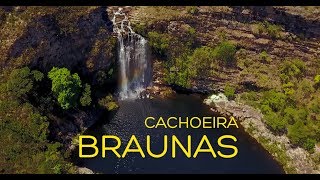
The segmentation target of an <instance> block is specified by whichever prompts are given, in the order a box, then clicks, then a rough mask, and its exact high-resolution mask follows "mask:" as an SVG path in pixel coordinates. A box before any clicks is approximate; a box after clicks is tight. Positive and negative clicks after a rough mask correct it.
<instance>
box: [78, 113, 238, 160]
mask: <svg viewBox="0 0 320 180" xmlns="http://www.w3.org/2000/svg"><path fill="white" fill-rule="evenodd" d="M144 125H145V127H146V128H148V129H153V128H171V129H176V128H195V129H197V128H212V129H215V128H238V124H237V121H236V119H235V118H234V117H230V118H225V117H202V118H199V117H189V118H181V117H169V118H163V117H159V118H156V117H147V118H145V120H144ZM85 139H87V141H88V140H89V141H90V143H87V141H86V143H84V140H85ZM185 139H187V141H186V142H185V141H181V139H179V138H178V137H177V136H175V135H171V136H168V135H164V136H163V146H162V147H163V148H162V151H161V152H159V151H158V150H157V152H154V151H153V149H152V144H151V142H152V136H150V135H147V136H146V140H145V141H142V140H139V139H138V138H137V137H136V136H135V135H134V134H133V135H132V136H131V138H130V140H129V141H128V143H126V144H124V143H122V141H121V139H120V138H119V137H118V136H115V135H103V136H102V137H101V142H102V143H101V145H100V147H98V145H97V144H98V143H97V142H98V140H97V138H96V137H94V136H90V135H80V136H79V157H80V158H94V157H97V156H101V157H102V158H108V157H110V156H111V155H115V156H116V157H118V158H125V157H126V156H127V155H128V154H130V153H137V154H138V155H140V156H141V157H142V158H145V157H146V156H149V157H152V158H162V157H164V156H171V157H172V158H175V157H176V154H177V152H178V151H181V152H182V153H183V154H184V155H185V156H186V157H187V158H197V156H198V155H199V154H200V153H206V154H208V155H209V157H212V158H217V157H220V158H227V159H229V158H234V157H235V156H236V155H237V154H238V148H237V147H236V145H235V143H236V142H237V138H236V137H235V136H233V135H231V134H225V135H221V136H219V137H208V136H207V135H203V136H202V138H201V139H200V140H197V142H192V141H195V140H193V139H192V137H191V135H188V136H187V137H185ZM111 141H112V142H115V143H110V142H111ZM182 142H184V143H182ZM195 145H196V146H195ZM213 145H215V146H213ZM216 145H218V148H213V147H217V146H216ZM121 146H123V147H124V148H120V147H121ZM192 146H195V147H192ZM168 147H170V148H168ZM86 148H87V149H90V150H91V151H90V152H91V153H87V154H86V153H84V151H83V150H84V149H86ZM120 149H124V150H123V151H121V150H120ZM169 151H170V152H169Z"/></svg>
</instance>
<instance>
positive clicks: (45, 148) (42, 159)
mask: <svg viewBox="0 0 320 180" xmlns="http://www.w3.org/2000/svg"><path fill="white" fill-rule="evenodd" d="M43 78H44V75H43V74H42V73H41V72H39V71H36V70H33V71H31V70H30V69H29V68H27V67H24V68H20V69H15V70H13V71H12V72H11V73H10V75H9V76H8V78H7V79H6V80H5V81H2V82H1V84H0V92H1V93H0V119H1V121H0V133H1V134H2V138H1V140H0V145H1V151H0V171H1V172H2V173H67V172H69V173H72V172H73V169H72V166H71V164H70V163H68V162H66V161H65V160H64V157H63V153H62V152H61V151H60V148H61V144H59V143H57V142H50V141H49V140H48V133H49V129H48V127H49V121H48V118H47V117H46V116H44V115H42V114H41V113H40V112H39V111H38V110H37V108H35V107H34V106H33V105H32V104H31V103H30V101H29V100H28V99H29V98H30V97H31V96H37V91H38V88H39V86H40V83H41V81H42V80H43ZM35 164H36V166H35Z"/></svg>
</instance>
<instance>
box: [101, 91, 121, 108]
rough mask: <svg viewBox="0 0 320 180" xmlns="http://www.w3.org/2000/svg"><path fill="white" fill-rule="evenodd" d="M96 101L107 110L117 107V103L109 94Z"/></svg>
mask: <svg viewBox="0 0 320 180" xmlns="http://www.w3.org/2000/svg"><path fill="white" fill-rule="evenodd" d="M98 103H99V105H100V106H102V107H104V108H106V109H107V110H108V111H113V110H115V109H118V108H119V106H118V104H117V103H116V102H115V101H114V100H113V97H112V95H111V94H109V95H107V96H106V97H104V98H102V99H100V100H99V102H98Z"/></svg>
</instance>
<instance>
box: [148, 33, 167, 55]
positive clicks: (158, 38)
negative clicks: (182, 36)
mask: <svg viewBox="0 0 320 180" xmlns="http://www.w3.org/2000/svg"><path fill="white" fill-rule="evenodd" d="M148 39H149V45H150V47H151V48H152V50H153V51H154V52H155V53H157V54H158V55H160V56H166V54H167V51H168V48H169V43H170V40H171V38H170V36H169V35H168V34H160V33H158V32H155V31H152V32H149V33H148Z"/></svg>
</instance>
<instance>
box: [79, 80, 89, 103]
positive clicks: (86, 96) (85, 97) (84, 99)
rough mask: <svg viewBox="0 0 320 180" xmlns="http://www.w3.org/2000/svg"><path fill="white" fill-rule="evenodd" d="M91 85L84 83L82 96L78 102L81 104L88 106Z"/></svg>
mask: <svg viewBox="0 0 320 180" xmlns="http://www.w3.org/2000/svg"><path fill="white" fill-rule="evenodd" d="M91 101H92V99H91V86H90V85H89V84H85V88H84V91H83V93H82V96H81V98H80V104H81V105H82V106H90V104H91Z"/></svg>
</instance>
